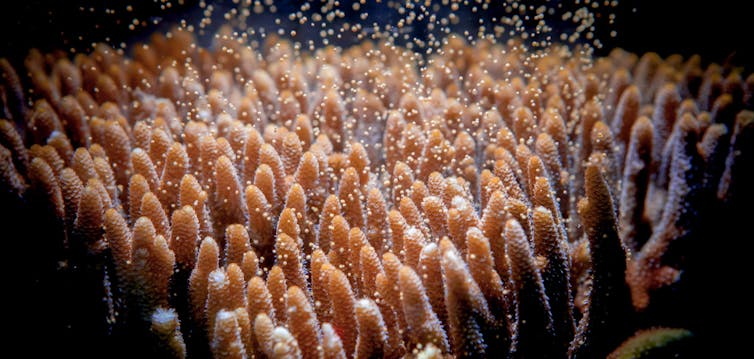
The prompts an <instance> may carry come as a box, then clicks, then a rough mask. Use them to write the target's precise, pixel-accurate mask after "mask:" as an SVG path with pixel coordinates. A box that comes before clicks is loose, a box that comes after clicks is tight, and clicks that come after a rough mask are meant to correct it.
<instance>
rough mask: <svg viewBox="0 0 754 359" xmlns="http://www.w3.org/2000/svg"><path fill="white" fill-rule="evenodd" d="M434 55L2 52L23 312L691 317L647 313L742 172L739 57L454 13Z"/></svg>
mask: <svg viewBox="0 0 754 359" xmlns="http://www.w3.org/2000/svg"><path fill="white" fill-rule="evenodd" d="M428 58H429V59H431V61H429V62H426V64H427V65H426V66H422V67H420V66H419V65H417V63H418V62H420V61H424V60H421V59H422V55H419V54H417V53H414V52H412V51H410V50H408V49H406V48H402V47H398V46H393V45H389V44H385V43H363V44H361V45H358V46H354V47H350V48H344V49H341V48H336V47H324V48H321V49H318V50H316V51H314V52H312V53H309V54H299V52H298V50H295V51H294V49H293V47H292V45H291V44H289V43H288V42H286V41H283V40H279V39H270V40H269V41H268V42H267V44H266V45H265V46H264V47H263V48H260V49H258V50H253V49H251V48H249V47H246V46H242V45H240V43H239V42H238V41H236V40H235V39H234V38H232V37H230V36H228V34H227V33H223V32H221V33H219V34H218V35H217V36H216V38H215V43H214V45H213V46H212V47H211V48H202V47H198V46H196V45H195V39H194V38H193V37H192V34H191V33H189V32H185V31H181V30H174V31H172V32H171V33H170V34H169V36H164V35H155V36H153V37H152V38H151V40H150V41H149V43H148V44H139V45H136V46H134V47H133V48H132V49H131V50H130V51H129V52H128V55H126V54H124V52H123V51H121V50H114V49H113V48H110V47H108V46H107V45H102V44H100V45H97V46H95V48H94V50H93V51H92V52H91V53H89V54H78V55H75V56H73V57H71V56H68V55H67V54H64V53H58V52H53V53H48V54H43V53H41V52H39V51H36V50H32V51H31V52H30V53H29V55H28V56H27V57H26V60H25V61H24V62H23V64H16V66H15V68H14V66H12V65H11V64H10V63H9V62H8V61H6V60H0V72H1V73H2V78H1V80H2V82H1V83H0V90H2V91H1V92H0V94H2V107H1V108H0V110H1V111H0V116H2V117H3V119H2V120H0V189H1V190H2V193H1V195H2V207H3V209H4V210H10V211H12V212H17V213H21V214H22V215H25V216H27V217H30V218H34V227H41V228H37V229H29V231H31V232H30V233H45V235H44V236H39V237H33V238H24V240H25V241H26V242H25V243H26V244H25V246H27V249H28V250H27V251H26V253H36V254H37V255H36V257H35V260H34V263H39V264H38V265H34V266H32V267H31V268H29V267H24V268H23V270H25V271H30V272H31V273H32V275H36V276H37V277H36V278H40V279H39V280H40V282H39V283H41V284H40V285H46V286H48V287H49V288H52V289H50V291H49V292H48V296H47V299H45V303H47V304H46V306H49V308H55V309H54V311H55V312H56V313H55V316H54V317H50V318H53V319H50V321H51V322H49V323H37V325H39V327H40V328H49V327H51V326H55V325H61V326H62V327H65V328H64V329H62V332H64V333H66V334H64V335H67V337H65V338H72V339H71V340H73V341H74V342H75V343H79V342H80V343H88V344H87V345H91V346H92V347H96V346H97V345H103V346H109V347H110V349H109V350H111V351H112V350H113V348H120V349H118V350H122V351H124V352H126V353H129V352H133V353H149V354H150V355H160V356H172V357H180V358H182V357H194V358H196V357H210V356H211V357H215V358H249V357H257V358H261V357H269V358H354V357H355V358H381V357H385V358H398V357H402V356H409V357H413V356H416V357H425V358H429V357H431V358H440V357H445V356H455V357H515V358H566V357H569V358H597V357H606V356H607V355H609V354H610V353H612V352H613V351H614V350H615V349H616V348H618V347H620V346H621V343H623V342H624V341H625V340H627V339H629V338H631V337H632V336H634V333H636V332H639V331H640V330H641V329H649V328H651V327H654V326H658V325H664V324H666V322H667V323H669V324H671V325H678V323H681V324H683V322H682V321H681V322H678V318H675V317H672V316H670V317H671V318H664V317H663V316H662V315H660V314H657V313H663V311H664V310H665V309H667V308H673V307H674V306H675V305H681V306H683V304H678V303H683V302H677V301H678V300H681V299H679V298H680V296H678V295H675V294H674V293H675V292H678V291H680V292H682V293H686V292H683V290H684V288H686V287H688V285H686V284H687V282H688V280H687V276H691V275H692V274H693V273H692V271H687V266H692V265H693V264H694V261H697V262H698V259H694V257H693V255H691V254H693V253H694V248H697V247H698V242H699V240H700V236H701V233H705V232H704V231H708V232H709V229H706V228H703V227H704V226H705V223H706V222H704V219H708V218H710V216H712V214H711V213H710V212H712V211H713V210H714V209H716V208H727V207H726V206H734V205H736V201H741V200H742V199H744V198H748V197H746V196H747V195H750V192H747V191H750V189H749V188H750V187H751V182H750V181H749V182H746V181H747V179H751V178H750V177H749V176H750V175H748V174H747V171H746V167H747V166H750V165H751V164H752V162H751V158H752V157H751V156H752V150H751V147H750V146H751V144H752V138H751V137H752V135H753V134H754V133H753V131H754V114H753V113H752V112H749V111H748V110H750V109H751V108H752V100H753V95H754V77H752V76H748V77H746V75H745V74H744V73H742V72H741V71H740V70H737V69H735V68H729V67H723V66H719V65H716V64H712V65H709V66H706V67H703V66H702V65H701V61H700V59H699V58H698V57H690V58H681V57H680V56H671V57H669V58H666V59H663V58H661V57H659V56H658V55H657V54H653V53H648V54H645V55H642V56H637V55H634V54H630V53H626V52H623V51H620V50H615V51H613V52H612V53H611V54H610V55H609V56H607V57H604V58H594V59H590V60H589V61H584V59H583V58H582V57H579V56H572V53H570V52H569V51H568V50H567V49H565V48H559V47H553V48H551V49H549V50H547V51H541V52H540V53H539V54H538V55H537V56H531V54H529V53H527V52H526V51H524V50H523V49H522V47H521V45H520V44H519V43H517V42H516V41H511V42H509V43H507V44H494V43H491V42H486V41H478V42H476V43H475V44H474V45H469V44H467V43H465V42H464V41H463V40H461V39H460V38H458V37H453V36H451V37H449V39H448V42H447V44H446V45H444V46H443V48H442V51H440V52H438V54H435V55H431V56H428ZM422 63H423V62H422ZM747 144H748V145H747ZM747 187H748V188H747ZM16 216H19V215H18V214H16ZM708 232H707V233H708ZM12 240H18V239H15V238H14V239H12ZM685 283H686V284H685ZM48 287H45V288H48ZM51 301H54V302H55V303H49V302H51ZM40 308H41V309H40V310H42V311H44V310H49V309H44V308H42V307H40ZM50 311H51V312H52V311H53V310H50ZM676 312H677V310H676ZM686 315H689V316H691V315H693V313H684V315H683V316H686ZM676 317H677V316H676ZM55 318H57V319H55ZM56 320H57V322H56ZM674 320H675V321H674ZM663 321H666V322H663ZM61 323H62V324H61ZM45 332H46V331H45ZM666 332H667V333H675V332H673V331H663V330H659V329H656V330H654V331H652V330H650V331H644V332H641V333H642V334H641V337H640V338H645V337H649V336H651V335H652V333H660V334H662V335H665V334H663V333H666ZM679 333H683V336H673V338H675V337H685V336H687V334H686V333H687V332H686V331H681V332H679ZM689 333H691V334H689V335H693V330H692V332H689ZM666 336H667V335H666ZM81 338H89V339H87V340H82V339H81ZM662 338H665V337H662ZM662 338H660V337H658V339H652V338H648V339H641V340H642V341H641V342H640V343H639V344H626V345H625V346H624V349H622V351H621V353H623V352H626V351H628V350H633V349H631V348H634V347H639V346H640V345H641V348H644V346H646V345H649V344H651V343H656V342H665V341H668V340H666V339H662ZM99 340H102V342H100V343H98V341H99ZM103 343H104V344H103ZM647 343H649V344H647ZM86 348H87V346H85V347H81V348H79V349H80V350H86ZM625 348H628V349H625ZM637 350H638V349H637ZM102 353H104V352H101V353H100V354H102ZM112 355H117V353H115V354H112ZM614 355H618V354H614Z"/></svg>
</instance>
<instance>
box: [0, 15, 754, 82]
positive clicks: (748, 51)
mask: <svg viewBox="0 0 754 359" xmlns="http://www.w3.org/2000/svg"><path fill="white" fill-rule="evenodd" d="M183 2H184V4H183V5H178V4H177V3H178V1H177V0H173V1H172V3H173V6H172V8H171V9H169V10H161V9H160V6H161V4H160V2H159V1H155V0H135V1H107V0H73V1H67V0H65V1H61V0H25V1H3V2H2V4H0V56H4V57H12V58H15V59H18V58H23V56H25V54H26V52H27V51H28V49H30V48H33V47H39V48H43V49H48V50H49V49H59V48H63V49H65V50H67V49H69V48H72V47H73V48H77V49H79V51H81V50H83V49H86V47H87V46H89V45H90V44H91V43H92V42H96V41H107V42H109V43H111V44H116V45H117V44H120V43H121V42H125V43H127V44H128V43H131V42H133V41H134V40H143V39H145V38H146V36H147V35H148V34H149V33H151V32H152V31H153V30H154V29H155V27H157V28H160V27H162V28H165V27H166V24H169V23H171V22H173V21H175V20H180V19H188V20H189V21H191V20H194V19H196V18H198V17H200V14H198V11H197V10H196V9H197V8H198V7H197V4H198V3H199V1H197V0H184V1H183ZM522 2H523V3H526V4H527V5H528V4H532V5H534V6H535V7H537V6H539V5H543V4H544V5H546V6H548V7H554V6H555V5H556V4H559V3H563V5H562V6H563V7H564V8H567V7H568V5H566V3H568V4H570V3H572V1H559V0H534V1H522ZM207 3H215V5H216V7H218V8H223V7H227V6H229V5H230V4H231V1H229V0H224V1H214V2H213V1H207ZM301 3H303V1H275V5H276V6H277V7H278V9H279V11H278V14H287V13H289V12H290V10H294V9H298V8H299V6H300V4H301ZM347 3H349V1H341V4H347ZM492 3H493V4H494V3H499V2H496V1H493V2H492ZM582 3H583V2H582ZM126 4H131V5H132V7H133V11H132V12H126V11H125V7H126ZM80 8H83V9H85V10H84V11H82V10H81V9H80ZM89 8H93V9H94V11H89V10H88V9H89ZM106 8H112V9H115V10H116V11H115V13H114V14H106V13H105V9H106ZM315 8H316V6H312V10H311V11H310V12H313V11H314V9H315ZM339 8H340V9H343V10H345V11H346V15H347V16H346V20H351V22H354V21H353V20H354V18H353V14H354V13H355V12H353V11H350V9H351V7H350V6H347V5H346V6H343V5H341V6H340V7H339ZM745 8H748V6H747V5H746V2H744V1H740V0H717V1H712V2H696V1H683V0H656V1H652V0H625V1H624V0H619V4H618V6H617V7H616V8H615V9H614V10H612V11H611V12H614V13H615V14H616V21H615V24H614V25H612V26H607V16H606V15H607V14H604V13H602V14H599V16H598V19H597V24H596V30H597V31H596V35H597V37H598V38H599V39H601V41H602V42H603V44H604V45H605V46H604V47H603V49H602V50H598V51H597V53H598V54H604V53H607V52H608V51H609V49H611V48H614V47H623V48H625V49H627V50H629V51H632V52H638V53H641V52H647V51H655V52H658V53H659V54H660V55H662V56H667V55H670V54H673V53H680V54H682V55H684V56H689V55H691V54H697V53H698V54H700V55H702V58H703V59H704V60H705V61H715V62H723V61H725V60H726V59H728V58H731V57H732V60H733V62H734V63H735V64H737V65H740V66H746V67H747V68H749V69H750V68H751V67H752V66H751V65H752V64H754V61H753V60H754V54H753V53H752V48H751V47H752V41H751V38H750V35H751V34H752V30H751V20H752V18H751V13H750V12H748V11H746V9H745ZM360 11H361V12H365V11H366V12H369V13H370V16H369V18H368V20H367V21H366V23H369V24H371V23H372V22H378V23H380V24H387V23H395V22H396V20H397V19H398V16H399V15H398V14H397V13H396V12H395V11H386V10H385V6H384V2H383V3H382V4H377V3H376V2H375V1H367V4H366V5H363V6H362V8H361V10H360ZM445 12H447V10H446V11H445ZM563 12H565V10H563V11H559V13H563ZM440 14H442V10H441V12H440ZM458 14H459V16H460V17H461V18H462V22H461V24H460V26H458V27H457V28H458V29H462V28H464V27H465V25H467V24H477V23H478V20H479V19H480V18H490V17H493V16H499V15H500V14H502V11H501V9H495V7H494V6H491V7H490V9H489V10H487V11H484V12H479V13H476V14H474V13H471V12H470V11H468V9H466V10H464V9H463V7H462V8H461V10H460V11H459V12H458ZM278 16H279V15H278ZM133 18H138V19H141V20H145V19H149V20H151V19H160V20H161V23H160V25H158V26H152V25H150V26H146V27H141V26H139V27H138V29H137V30H136V31H131V30H128V28H127V24H128V23H129V22H130V21H131V20H132V19H133ZM270 20H271V17H261V18H260V17H258V18H257V20H255V24H259V23H267V24H270V25H272V24H271V21H270ZM215 23H216V24H217V23H220V21H215ZM548 23H549V24H550V25H552V26H553V27H555V33H558V31H563V30H566V31H567V30H568V28H569V27H571V26H572V25H571V24H567V23H564V22H562V21H559V20H558V19H548ZM270 27H272V26H270ZM612 30H616V31H617V34H618V35H617V37H615V38H611V37H610V36H609V35H608V34H609V32H610V31H612ZM427 32H428V31H427V30H426V27H424V26H422V23H418V24H416V25H415V26H414V27H413V31H412V32H411V36H413V37H417V38H426V35H427ZM298 33H299V36H301V37H306V36H307V33H309V32H307V31H306V27H305V26H301V27H300V29H299V31H298Z"/></svg>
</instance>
